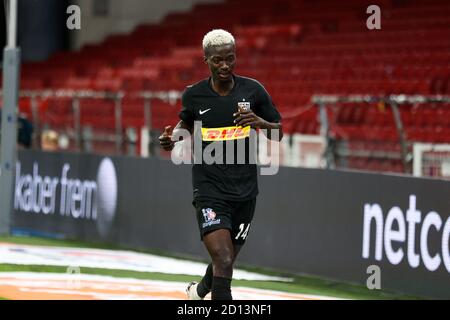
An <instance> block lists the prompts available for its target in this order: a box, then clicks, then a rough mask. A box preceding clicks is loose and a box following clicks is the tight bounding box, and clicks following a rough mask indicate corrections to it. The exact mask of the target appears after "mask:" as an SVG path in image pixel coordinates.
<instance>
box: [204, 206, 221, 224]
mask: <svg viewBox="0 0 450 320" xmlns="http://www.w3.org/2000/svg"><path fill="white" fill-rule="evenodd" d="M202 213H203V218H205V223H203V228H206V227H209V226H212V225H214V224H219V223H220V219H217V220H216V216H217V214H216V213H215V212H214V210H213V209H211V208H205V209H202Z"/></svg>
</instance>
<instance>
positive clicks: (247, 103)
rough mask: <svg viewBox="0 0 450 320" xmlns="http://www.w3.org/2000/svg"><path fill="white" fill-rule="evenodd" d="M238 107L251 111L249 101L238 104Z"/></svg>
mask: <svg viewBox="0 0 450 320" xmlns="http://www.w3.org/2000/svg"><path fill="white" fill-rule="evenodd" d="M238 107H239V108H242V109H244V110H250V102H247V101H242V102H238Z"/></svg>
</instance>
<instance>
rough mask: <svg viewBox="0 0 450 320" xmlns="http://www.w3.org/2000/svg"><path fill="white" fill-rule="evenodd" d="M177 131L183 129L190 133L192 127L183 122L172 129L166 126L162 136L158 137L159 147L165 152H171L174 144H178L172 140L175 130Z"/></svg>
mask: <svg viewBox="0 0 450 320" xmlns="http://www.w3.org/2000/svg"><path fill="white" fill-rule="evenodd" d="M178 129H185V130H188V131H189V132H191V133H192V127H191V126H189V125H188V124H187V123H186V122H184V121H183V120H180V121H179V122H178V124H177V125H176V126H175V128H174V129H172V126H166V127H165V128H164V132H163V133H162V135H160V136H159V145H160V146H161V148H163V149H164V150H166V151H172V149H173V147H174V145H175V142H178V141H174V140H172V136H173V132H175V133H176V130H178Z"/></svg>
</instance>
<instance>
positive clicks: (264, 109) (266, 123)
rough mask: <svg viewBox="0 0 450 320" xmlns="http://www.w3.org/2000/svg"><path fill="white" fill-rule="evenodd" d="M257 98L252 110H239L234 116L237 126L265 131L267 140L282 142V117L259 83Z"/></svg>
mask: <svg viewBox="0 0 450 320" xmlns="http://www.w3.org/2000/svg"><path fill="white" fill-rule="evenodd" d="M255 98H256V99H255V100H256V101H255V104H254V106H253V107H252V108H251V109H250V110H243V109H241V108H239V110H238V112H236V113H235V114H234V117H235V123H236V125H238V126H242V127H245V126H250V127H252V128H254V129H263V133H264V135H265V136H266V137H267V138H269V139H271V140H278V141H281V139H282V138H283V126H282V125H281V115H280V113H279V112H278V110H277V108H276V107H275V105H274V103H273V101H272V98H271V97H270V95H269V93H268V92H267V91H266V89H265V88H264V87H263V86H262V85H261V84H260V83H258V86H257V89H256V93H255ZM274 132H278V135H275V134H273V133H274Z"/></svg>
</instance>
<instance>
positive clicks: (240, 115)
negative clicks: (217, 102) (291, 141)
mask: <svg viewBox="0 0 450 320" xmlns="http://www.w3.org/2000/svg"><path fill="white" fill-rule="evenodd" d="M233 116H234V117H235V120H234V123H235V124H236V125H237V126H241V127H246V126H250V127H252V128H254V129H257V128H265V125H266V121H265V120H264V119H262V118H260V117H258V116H257V115H256V114H255V113H254V112H253V111H252V110H245V109H242V108H239V111H238V112H236V113H235V114H233Z"/></svg>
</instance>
